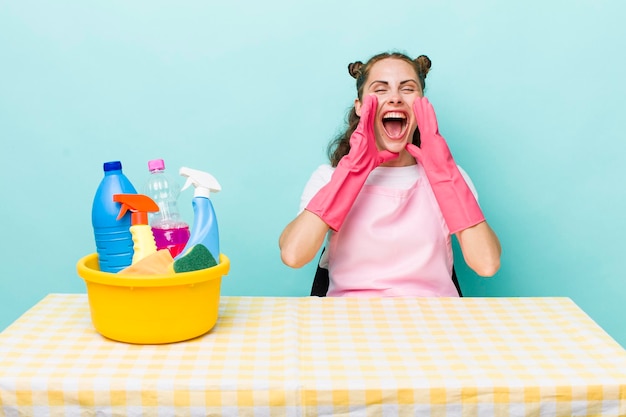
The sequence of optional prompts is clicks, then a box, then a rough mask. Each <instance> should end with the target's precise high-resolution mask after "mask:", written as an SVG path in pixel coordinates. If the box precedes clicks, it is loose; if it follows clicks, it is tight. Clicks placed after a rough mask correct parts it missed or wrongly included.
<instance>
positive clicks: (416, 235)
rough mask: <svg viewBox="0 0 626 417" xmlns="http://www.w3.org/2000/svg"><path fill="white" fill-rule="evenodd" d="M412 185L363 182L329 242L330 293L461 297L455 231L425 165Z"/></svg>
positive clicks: (339, 294) (340, 294) (336, 294)
mask: <svg viewBox="0 0 626 417" xmlns="http://www.w3.org/2000/svg"><path fill="white" fill-rule="evenodd" d="M415 167H416V169H418V170H419V171H420V176H419V179H418V180H417V181H416V183H415V184H414V185H413V186H411V187H410V188H409V189H394V188H389V187H382V186H377V185H368V184H366V185H364V186H363V189H362V190H361V193H360V194H359V196H358V198H357V199H356V201H355V203H354V205H353V206H352V209H351V210H350V213H349V214H348V216H347V218H346V220H345V222H344V223H343V226H342V227H341V230H340V232H337V233H332V235H331V237H330V241H329V243H328V266H329V268H328V270H329V275H330V286H329V289H328V296H363V297H368V296H370V297H371V296H389V297H394V296H395V297H401V296H421V297H433V296H434V297H458V292H457V290H456V287H455V286H454V283H453V282H452V279H451V274H452V260H453V257H452V246H451V242H450V234H449V232H448V228H447V226H446V224H445V222H444V219H443V216H442V215H441V210H440V209H439V206H438V205H437V201H436V200H435V196H434V195H433V192H432V189H431V187H430V184H429V183H428V179H427V177H426V175H425V174H424V172H423V170H422V168H421V166H419V165H416V166H415Z"/></svg>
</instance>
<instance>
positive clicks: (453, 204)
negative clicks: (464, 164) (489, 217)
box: [406, 97, 485, 233]
mask: <svg viewBox="0 0 626 417" xmlns="http://www.w3.org/2000/svg"><path fill="white" fill-rule="evenodd" d="M413 113H414V114H415V117H416V119H417V127H418V128H419V132H420V139H421V145H420V147H419V148H418V147H417V146H415V145H413V144H411V143H410V144H407V146H406V149H407V151H409V153H410V154H411V155H413V156H414V157H415V159H417V161H418V162H419V163H421V164H422V165H423V166H424V170H425V171H426V176H427V177H428V181H429V182H430V185H431V187H432V189H433V192H434V194H435V198H436V199H437V203H438V204H439V208H440V209H441V212H442V214H443V218H444V219H445V221H446V224H447V225H448V229H449V230H450V233H456V232H458V231H460V230H464V229H467V228H468V227H471V226H474V225H476V224H478V223H480V222H482V221H484V220H485V216H484V215H483V212H482V211H481V209H480V207H479V206H478V202H477V201H476V198H475V197H474V194H472V191H471V190H470V188H469V186H468V185H467V183H466V182H465V179H464V178H463V176H462V175H461V172H460V171H459V168H458V167H457V165H456V162H454V159H453V158H452V154H450V149H448V145H447V144H446V141H445V140H444V138H443V137H442V136H441V135H440V134H439V127H438V126H437V117H436V116H435V110H434V109H433V106H432V104H430V102H429V101H428V99H427V98H426V97H419V98H416V99H415V101H414V102H413Z"/></svg>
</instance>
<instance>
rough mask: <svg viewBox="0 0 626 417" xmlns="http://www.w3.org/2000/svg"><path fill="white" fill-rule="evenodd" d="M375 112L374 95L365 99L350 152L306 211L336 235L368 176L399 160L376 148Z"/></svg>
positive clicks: (390, 153)
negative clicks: (392, 160) (387, 163)
mask: <svg viewBox="0 0 626 417" xmlns="http://www.w3.org/2000/svg"><path fill="white" fill-rule="evenodd" d="M377 108H378V100H377V98H376V96H375V95H368V96H366V97H365V98H364V100H363V105H362V106H361V119H360V120H359V124H358V126H357V128H356V129H355V131H354V132H353V133H352V135H351V136H350V152H348V154H347V155H345V156H344V157H343V158H341V161H339V164H338V165H337V168H335V171H334V172H333V175H332V176H331V178H330V181H329V183H328V184H326V185H325V186H324V187H322V189H321V190H319V191H318V193H317V194H316V195H315V196H314V197H313V198H312V199H311V201H310V202H309V204H308V205H307V207H306V209H307V210H308V211H310V212H311V213H314V214H316V215H317V216H319V217H320V218H321V219H322V220H323V221H324V223H326V224H327V225H328V226H329V227H330V228H331V229H333V230H335V231H337V230H339V228H340V227H341V225H342V224H343V221H344V220H345V218H346V216H347V215H348V212H349V211H350V209H351V208H352V204H353V203H354V200H356V197H357V196H358V195H359V192H360V191H361V188H362V187H363V184H365V180H366V179H367V176H368V175H369V174H370V172H372V170H373V169H374V168H376V167H377V166H378V165H380V164H382V163H383V162H387V161H389V160H391V159H394V158H397V157H398V154H397V153H393V152H390V151H387V150H384V151H379V150H378V148H377V147H376V134H375V132H374V121H375V119H376V109H377Z"/></svg>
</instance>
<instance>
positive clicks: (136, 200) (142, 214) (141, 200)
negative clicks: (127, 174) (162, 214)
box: [113, 194, 159, 226]
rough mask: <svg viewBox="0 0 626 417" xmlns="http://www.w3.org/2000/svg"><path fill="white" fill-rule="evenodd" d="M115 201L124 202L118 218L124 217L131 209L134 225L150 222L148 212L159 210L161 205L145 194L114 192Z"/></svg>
mask: <svg viewBox="0 0 626 417" xmlns="http://www.w3.org/2000/svg"><path fill="white" fill-rule="evenodd" d="M113 201H115V202H116V203H121V204H122V207H121V208H120V214H118V216H117V220H119V219H121V218H122V217H124V215H125V214H126V212H127V211H129V210H130V212H131V216H130V222H131V225H133V226H135V225H138V224H148V212H155V211H159V205H158V204H157V203H155V202H154V200H153V199H151V198H150V197H148V196H147V195H144V194H114V195H113Z"/></svg>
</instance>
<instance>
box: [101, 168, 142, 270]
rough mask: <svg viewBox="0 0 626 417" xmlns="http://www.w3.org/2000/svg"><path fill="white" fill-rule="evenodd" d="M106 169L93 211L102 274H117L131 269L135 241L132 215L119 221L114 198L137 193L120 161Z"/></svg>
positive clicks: (117, 205)
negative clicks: (131, 228) (131, 231)
mask: <svg viewBox="0 0 626 417" xmlns="http://www.w3.org/2000/svg"><path fill="white" fill-rule="evenodd" d="M103 169H104V178H103V179H102V180H101V181H100V185H98V189H97V190H96V194H95V196H94V199H93V205H92V207H91V223H92V225H93V231H94V237H95V240H96V250H97V252H98V264H99V266H100V270H101V271H103V272H112V273H116V272H118V271H120V270H122V269H124V268H126V267H128V266H130V265H131V263H132V259H133V239H132V235H131V233H130V225H131V224H130V213H128V214H126V215H125V216H123V217H122V218H120V219H119V220H118V219H117V216H118V214H119V212H120V204H119V203H116V202H115V201H113V195H115V194H123V193H125V194H132V193H136V192H137V191H136V190H135V187H134V186H133V184H132V183H131V182H130V180H129V179H128V178H127V177H126V175H124V173H123V172H122V163H121V162H120V161H111V162H105V163H104V165H103Z"/></svg>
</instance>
